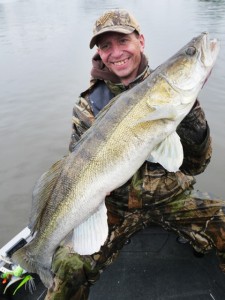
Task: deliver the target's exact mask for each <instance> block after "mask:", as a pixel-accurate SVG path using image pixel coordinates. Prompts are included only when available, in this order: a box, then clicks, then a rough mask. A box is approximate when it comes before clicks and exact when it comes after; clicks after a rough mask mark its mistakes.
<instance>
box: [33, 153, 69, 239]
mask: <svg viewBox="0 0 225 300" xmlns="http://www.w3.org/2000/svg"><path fill="white" fill-rule="evenodd" d="M64 159H65V158H63V159H61V160H59V161H57V162H56V163H54V164H53V165H52V166H51V168H50V169H49V170H48V171H47V172H45V173H44V174H43V175H42V176H41V177H40V178H39V180H38V181H37V183H36V184H35V186H34V189H33V194H32V208H31V214H30V223H29V228H30V230H31V232H32V233H34V232H35V231H36V229H37V227H38V224H39V222H40V219H41V215H42V211H43V209H44V208H45V206H46V204H47V202H48V199H49V197H50V195H51V194H52V191H53V189H54V187H55V185H56V182H57V180H58V178H59V175H60V173H61V170H62V166H63V164H64Z"/></svg>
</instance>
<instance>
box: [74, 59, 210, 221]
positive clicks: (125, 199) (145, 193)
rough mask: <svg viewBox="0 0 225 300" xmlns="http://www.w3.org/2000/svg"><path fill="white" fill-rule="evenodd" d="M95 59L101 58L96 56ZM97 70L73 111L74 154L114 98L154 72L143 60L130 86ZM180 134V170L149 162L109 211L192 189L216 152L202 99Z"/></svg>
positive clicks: (114, 196) (119, 193)
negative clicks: (172, 171) (167, 168)
mask: <svg viewBox="0 0 225 300" xmlns="http://www.w3.org/2000/svg"><path fill="white" fill-rule="evenodd" d="M94 59H99V57H97V56H95V57H94ZM95 67H96V66H94V68H95ZM94 68H93V69H94ZM103 69H104V66H103ZM97 70H98V72H99V73H98V72H95V70H92V76H93V77H95V78H92V80H91V86H90V87H89V88H88V89H87V90H86V91H85V92H83V93H82V94H81V95H80V98H79V102H78V103H77V104H75V106H74V108H73V118H72V123H73V129H72V135H71V141H70V146H69V149H70V151H73V148H74V146H75V144H76V142H77V141H78V140H79V139H80V137H81V136H82V134H83V133H84V132H85V131H86V130H87V129H88V128H89V127H90V126H91V125H92V123H93V122H94V120H95V117H96V115H97V113H98V112H99V111H100V110H101V109H102V108H103V107H104V106H105V105H106V104H107V103H108V102H109V101H110V100H111V99H112V98H113V97H114V96H116V95H118V94H120V93H122V92H123V91H125V90H126V89H130V88H132V87H133V86H134V85H136V84H138V83H139V82H141V81H143V80H144V79H145V78H146V77H147V76H149V74H150V73H151V70H150V68H149V67H148V63H147V59H146V58H145V57H144V58H143V59H142V67H141V68H140V70H139V74H138V76H137V78H136V79H135V80H134V81H133V82H132V83H131V84H130V85H129V86H128V87H127V86H126V87H125V86H123V85H122V84H121V83H119V82H116V80H117V79H116V78H115V77H113V76H111V74H109V72H107V70H104V72H106V74H105V73H102V72H101V69H100V71H99V69H98V68H97ZM95 74H97V75H96V76H95ZM110 76H111V77H110ZM104 78H105V79H104ZM103 79H104V80H103ZM177 133H178V135H179V136H180V138H181V143H182V145H183V150H184V160H183V164H182V166H181V167H180V170H179V171H178V172H176V173H171V172H168V171H167V170H165V169H164V168H163V167H162V166H161V165H159V164H156V163H150V162H147V161H146V162H145V163H144V164H143V165H142V166H141V168H140V169H139V170H138V171H137V172H136V174H134V176H133V177H132V178H131V179H130V180H129V181H128V182H127V183H126V184H124V185H123V186H122V187H120V188H118V189H117V190H115V191H113V192H112V193H111V194H110V196H109V197H107V201H106V203H107V202H108V209H111V212H112V214H114V215H117V217H118V215H120V211H121V214H122V215H123V213H124V210H130V209H137V208H144V207H146V208H147V207H149V206H150V205H151V203H152V201H154V203H155V202H156V201H157V200H162V199H168V198H170V197H173V196H175V195H177V194H179V193H181V192H183V191H185V190H186V189H191V188H192V186H193V184H194V183H195V179H194V177H193V176H194V175H197V174H200V173H202V172H203V171H204V170H205V168H206V166H207V165H208V163H209V161H210V158H211V152H212V149H211V138H210V133H209V127H208V124H207V121H206V119H205V114H204V112H203V110H202V108H201V106H200V104H199V101H198V100H196V102H195V104H194V106H193V108H192V110H191V111H190V113H189V114H188V115H187V116H186V117H185V118H184V120H183V121H182V122H181V123H180V125H179V126H178V128H177Z"/></svg>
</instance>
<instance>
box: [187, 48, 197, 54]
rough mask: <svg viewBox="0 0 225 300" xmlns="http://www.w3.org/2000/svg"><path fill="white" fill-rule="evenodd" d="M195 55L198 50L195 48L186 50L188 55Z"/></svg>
mask: <svg viewBox="0 0 225 300" xmlns="http://www.w3.org/2000/svg"><path fill="white" fill-rule="evenodd" d="M195 53H196V48H195V47H188V48H187V50H186V54H187V55H190V56H192V55H195Z"/></svg>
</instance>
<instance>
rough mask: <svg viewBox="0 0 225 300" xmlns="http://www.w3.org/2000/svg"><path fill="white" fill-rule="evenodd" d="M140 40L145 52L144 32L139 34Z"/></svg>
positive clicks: (142, 50)
mask: <svg viewBox="0 0 225 300" xmlns="http://www.w3.org/2000/svg"><path fill="white" fill-rule="evenodd" d="M139 41H140V46H141V52H144V49H145V37H144V35H143V34H140V35H139Z"/></svg>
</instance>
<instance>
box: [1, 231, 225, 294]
mask: <svg viewBox="0 0 225 300" xmlns="http://www.w3.org/2000/svg"><path fill="white" fill-rule="evenodd" d="M36 285H37V289H36V291H35V293H34V294H33V295H32V294H29V292H28V291H26V292H25V290H24V289H23V288H22V289H21V290H20V291H18V293H17V294H16V295H15V296H14V297H11V298H7V297H6V298H3V296H1V295H0V300H2V299H13V300H14V299H15V300H17V299H20V300H21V299H23V300H34V299H35V300H36V299H39V300H41V299H44V294H43V291H44V289H43V286H42V284H41V283H40V282H39V281H38V280H36ZM41 294H42V296H41V297H40V295H41ZM1 297H2V298H1ZM38 297H40V298H38ZM89 299H90V300H115V299H117V300H128V299H129V300H132V299H135V300H146V299H148V300H172V299H174V300H193V299H194V300H223V299H225V274H223V273H222V272H221V271H220V269H219V266H218V259H217V257H216V255H215V253H214V252H210V253H209V254H206V255H204V256H202V257H197V256H196V255H195V254H194V252H193V248H192V247H191V246H190V245H189V244H187V243H186V244H180V243H178V242H177V240H176V235H175V234H173V233H169V232H166V231H165V230H163V229H162V228H160V227H157V226H152V227H149V228H147V229H145V230H143V231H141V232H139V233H138V234H136V235H135V236H134V237H133V238H132V239H131V242H130V243H129V244H128V245H126V246H125V247H124V248H123V250H122V251H121V253H120V256H119V257H118V259H117V260H116V262H115V263H114V264H112V265H111V266H109V267H108V268H107V269H106V270H105V271H104V272H103V273H102V275H101V278H100V280H99V281H98V282H97V283H96V284H95V285H94V286H92V288H91V293H90V297H89ZM62 300H66V299H62Z"/></svg>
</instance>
